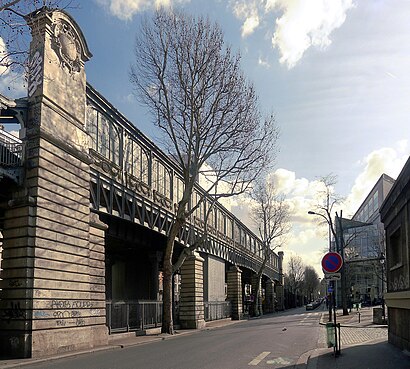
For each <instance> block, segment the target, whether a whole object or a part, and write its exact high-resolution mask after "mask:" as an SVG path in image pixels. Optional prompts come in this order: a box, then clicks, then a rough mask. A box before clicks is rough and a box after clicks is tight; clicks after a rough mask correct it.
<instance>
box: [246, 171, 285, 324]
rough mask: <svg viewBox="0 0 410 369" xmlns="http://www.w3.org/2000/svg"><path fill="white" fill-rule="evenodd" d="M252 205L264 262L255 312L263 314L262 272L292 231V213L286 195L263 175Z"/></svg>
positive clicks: (252, 213)
mask: <svg viewBox="0 0 410 369" xmlns="http://www.w3.org/2000/svg"><path fill="white" fill-rule="evenodd" d="M251 195H252V199H253V200H254V205H253V207H252V212H251V217H252V220H253V222H254V223H255V225H256V227H257V228H258V232H259V236H260V239H261V241H262V243H261V250H260V251H261V252H262V255H263V256H262V257H263V262H262V264H261V266H260V268H259V270H258V273H257V284H256V290H255V299H254V314H255V315H256V316H258V315H261V314H262V309H261V298H260V292H259V289H260V284H261V280H262V273H263V271H264V269H265V266H266V263H267V262H268V260H269V258H270V256H271V255H272V251H273V250H275V249H276V248H278V247H280V246H282V244H283V241H284V236H285V235H286V234H288V233H289V231H290V228H291V226H290V222H289V218H290V214H289V206H288V205H287V204H286V202H285V197H284V196H282V195H279V194H277V192H276V189H275V186H274V183H273V182H272V181H270V180H269V179H267V178H265V177H263V178H260V179H259V180H257V181H256V182H255V186H254V187H253V189H252V193H251Z"/></svg>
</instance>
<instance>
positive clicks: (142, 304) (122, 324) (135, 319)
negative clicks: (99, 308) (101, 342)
mask: <svg viewBox="0 0 410 369" xmlns="http://www.w3.org/2000/svg"><path fill="white" fill-rule="evenodd" d="M106 313H107V326H108V329H109V332H110V334H111V333H115V332H130V331H143V330H146V329H149V328H156V327H161V323H162V301H140V300H133V301H107V302H106Z"/></svg>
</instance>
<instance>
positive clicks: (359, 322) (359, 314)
mask: <svg viewBox="0 0 410 369" xmlns="http://www.w3.org/2000/svg"><path fill="white" fill-rule="evenodd" d="M357 314H359V323H360V313H357Z"/></svg>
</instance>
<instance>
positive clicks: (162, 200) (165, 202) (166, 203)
mask: <svg viewBox="0 0 410 369" xmlns="http://www.w3.org/2000/svg"><path fill="white" fill-rule="evenodd" d="M152 198H153V200H154V201H155V202H156V203H158V204H160V205H161V206H163V207H165V208H167V209H169V210H172V201H171V200H170V199H168V198H167V197H165V196H164V195H162V194H160V193H159V192H158V191H156V190H152Z"/></svg>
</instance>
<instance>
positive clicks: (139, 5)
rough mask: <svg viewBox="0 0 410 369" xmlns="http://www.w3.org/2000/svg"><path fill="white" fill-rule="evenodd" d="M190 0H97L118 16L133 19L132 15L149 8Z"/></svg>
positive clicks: (123, 18)
mask: <svg viewBox="0 0 410 369" xmlns="http://www.w3.org/2000/svg"><path fill="white" fill-rule="evenodd" d="M188 1H189V0H155V1H152V0H97V2H98V3H99V4H100V5H103V6H105V7H106V8H108V9H109V11H110V12H111V13H112V14H113V15H115V16H116V17H118V18H120V19H122V20H131V19H132V17H133V16H134V15H135V14H136V13H138V12H142V11H144V10H147V9H154V8H160V7H170V6H172V5H173V4H177V3H184V2H188Z"/></svg>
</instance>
